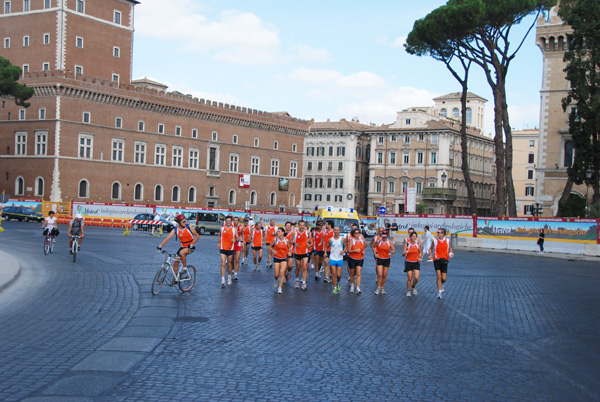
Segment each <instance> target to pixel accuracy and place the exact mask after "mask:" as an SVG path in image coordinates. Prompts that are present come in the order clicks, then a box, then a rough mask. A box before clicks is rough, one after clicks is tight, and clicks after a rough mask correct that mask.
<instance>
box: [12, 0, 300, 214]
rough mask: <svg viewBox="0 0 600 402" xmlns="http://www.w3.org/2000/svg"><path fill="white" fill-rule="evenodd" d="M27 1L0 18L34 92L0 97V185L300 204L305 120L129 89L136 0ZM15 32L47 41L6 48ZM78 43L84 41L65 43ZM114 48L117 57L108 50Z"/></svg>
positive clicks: (162, 198) (48, 195)
mask: <svg viewBox="0 0 600 402" xmlns="http://www.w3.org/2000/svg"><path fill="white" fill-rule="evenodd" d="M30 3H31V8H30V10H29V11H27V10H23V9H18V8H17V7H20V6H22V5H23V4H24V2H22V1H18V2H17V1H12V2H11V7H10V9H9V10H8V11H9V13H4V14H2V16H1V17H0V22H1V24H0V37H4V38H7V37H8V38H9V39H10V40H9V42H10V43H9V44H10V45H11V47H10V50H11V53H10V54H7V55H6V57H8V58H9V60H11V62H12V63H13V64H16V65H21V66H26V65H28V66H29V71H28V72H26V73H24V74H23V78H22V80H21V82H22V83H25V84H27V85H28V86H30V87H32V88H34V89H35V95H34V97H33V98H32V99H31V100H30V102H31V106H30V107H29V108H28V109H23V108H18V107H17V106H16V105H15V104H14V102H13V101H12V99H8V98H5V99H2V100H1V102H2V107H1V108H0V149H2V150H5V152H3V153H2V155H0V170H2V171H4V176H5V180H4V181H3V185H2V188H1V189H0V190H6V193H8V194H11V195H13V196H16V197H25V198H43V199H46V200H52V201H71V200H77V201H95V202H114V203H137V204H168V205H182V206H198V207H228V208H245V207H251V208H252V209H269V210H274V209H278V210H282V211H297V209H298V206H299V201H300V197H301V187H302V178H301V168H302V153H303V149H304V137H305V135H306V134H307V133H308V127H309V122H307V121H303V120H298V119H295V118H292V117H290V116H289V115H287V114H286V113H267V112H262V111H257V110H253V109H248V108H241V107H236V106H233V105H227V104H222V103H217V102H212V101H208V100H203V99H197V98H193V97H192V96H189V95H183V94H180V93H178V92H166V91H165V90H164V89H165V87H164V86H162V85H161V84H160V83H152V82H146V81H147V80H139V81H136V82H134V83H133V84H132V83H131V61H132V60H131V46H132V32H133V7H134V6H135V5H136V4H137V3H138V2H137V1H126V0H103V1H87V2H86V1H84V2H80V1H68V2H67V1H64V0H60V1H57V0H50V1H49V2H45V1H43V0H39V1H33V0H32V1H31V2H30ZM38 3H39V4H38ZM82 3H83V5H82ZM46 5H49V7H45V6H46ZM35 7H38V8H37V9H36V8H35ZM79 7H83V8H79ZM6 10H7V9H4V11H6ZM117 12H118V13H120V14H117ZM117 15H119V17H117ZM64 20H66V21H68V24H66V23H64ZM117 21H120V23H118V22H117ZM17 25H19V26H21V28H19V29H20V30H19V31H14V30H13V29H14V27H15V26H17ZM52 27H53V29H54V30H51V29H50V28H52ZM23 29H29V30H30V31H28V32H30V33H29V34H28V35H29V37H30V38H31V39H30V40H31V42H30V46H34V44H33V40H32V39H33V38H36V40H37V39H40V40H42V39H44V38H45V36H44V32H46V31H48V32H51V33H52V32H54V33H56V36H51V39H50V41H51V46H50V45H45V44H43V42H42V44H35V46H39V47H40V49H42V50H41V51H39V52H37V51H34V52H30V50H32V49H29V48H27V47H22V48H21V47H19V48H13V47H12V44H13V43H15V42H16V41H17V42H19V43H20V40H21V37H22V36H23V35H24V34H25V33H24V32H21V30H23ZM38 31H39V32H38ZM61 38H62V39H61ZM77 38H82V39H83V47H79V46H75V48H71V45H70V43H71V42H72V40H71V39H73V41H75V44H76V45H79V44H80V43H78V42H77ZM53 40H54V41H56V43H55V42H53ZM61 41H62V42H61ZM104 41H105V42H106V43H104ZM58 42H61V44H60V45H59V44H58ZM44 46H48V47H47V49H46V48H44ZM115 47H118V48H119V49H120V51H119V57H116V56H115V53H112V54H111V53H110V52H109V54H108V55H106V54H105V53H106V52H107V51H108V50H110V51H113V50H114V48H115ZM61 52H62V53H61ZM3 54H4V53H3ZM52 56H55V58H52ZM43 60H49V63H50V66H48V68H46V67H47V66H46V65H45V64H44V63H46V62H43ZM38 65H39V66H38ZM77 66H80V67H82V70H81V71H80V70H78V69H77ZM34 67H35V70H34ZM240 175H246V176H245V177H244V179H247V178H249V179H250V183H249V186H246V185H245V184H244V183H240Z"/></svg>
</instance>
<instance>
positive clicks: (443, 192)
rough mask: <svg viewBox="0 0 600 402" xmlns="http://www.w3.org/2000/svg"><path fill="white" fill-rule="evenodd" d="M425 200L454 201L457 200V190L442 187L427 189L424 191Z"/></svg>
mask: <svg viewBox="0 0 600 402" xmlns="http://www.w3.org/2000/svg"><path fill="white" fill-rule="evenodd" d="M421 195H422V196H423V200H424V201H425V200H427V201H454V200H456V189H454V188H441V187H426V188H424V189H423V193H422V194H421Z"/></svg>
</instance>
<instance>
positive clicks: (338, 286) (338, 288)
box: [337, 283, 342, 292]
mask: <svg viewBox="0 0 600 402" xmlns="http://www.w3.org/2000/svg"><path fill="white" fill-rule="evenodd" d="M337 290H338V292H339V291H340V290H342V285H340V284H339V283H338V285H337Z"/></svg>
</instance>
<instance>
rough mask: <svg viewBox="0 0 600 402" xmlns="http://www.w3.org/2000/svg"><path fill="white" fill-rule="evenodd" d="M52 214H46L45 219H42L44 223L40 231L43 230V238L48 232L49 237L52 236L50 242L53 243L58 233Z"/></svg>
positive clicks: (51, 212)
mask: <svg viewBox="0 0 600 402" xmlns="http://www.w3.org/2000/svg"><path fill="white" fill-rule="evenodd" d="M54 214H55V212H54V211H50V212H48V216H47V217H46V219H44V223H42V229H45V230H44V236H46V235H47V234H48V232H50V236H52V241H54V238H55V237H56V236H58V235H59V233H60V232H59V231H58V227H57V223H56V217H55V216H54Z"/></svg>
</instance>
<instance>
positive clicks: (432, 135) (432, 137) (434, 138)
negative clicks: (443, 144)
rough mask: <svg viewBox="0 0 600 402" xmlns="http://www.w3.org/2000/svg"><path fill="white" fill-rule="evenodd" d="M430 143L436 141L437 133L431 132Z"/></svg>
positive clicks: (435, 142)
mask: <svg viewBox="0 0 600 402" xmlns="http://www.w3.org/2000/svg"><path fill="white" fill-rule="evenodd" d="M431 143H432V144H437V143H438V135H437V134H431Z"/></svg>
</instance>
